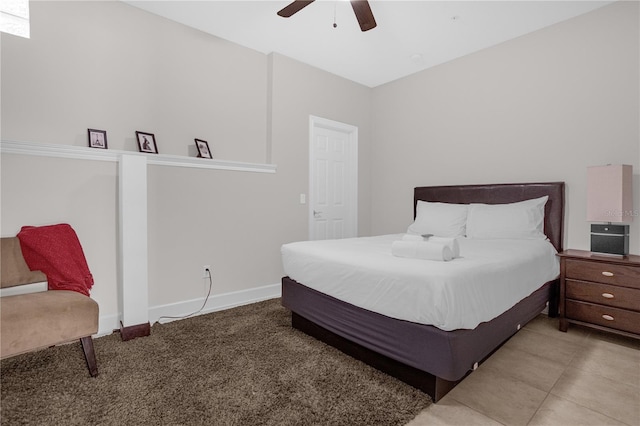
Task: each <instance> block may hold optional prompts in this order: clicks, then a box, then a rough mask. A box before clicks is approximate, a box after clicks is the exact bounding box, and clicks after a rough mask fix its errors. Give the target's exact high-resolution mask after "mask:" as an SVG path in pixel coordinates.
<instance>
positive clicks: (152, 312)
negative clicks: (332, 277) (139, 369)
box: [94, 283, 282, 337]
mask: <svg viewBox="0 0 640 426" xmlns="http://www.w3.org/2000/svg"><path fill="white" fill-rule="evenodd" d="M281 295H282V287H281V284H280V283H277V284H270V285H266V286H262V287H255V288H250V289H246V290H239V291H233V292H230V293H224V294H215V295H212V296H209V300H207V303H206V304H205V303H204V301H205V298H204V297H202V298H198V299H192V300H185V301H182V302H177V303H171V304H167V305H159V306H152V307H150V308H149V323H150V324H154V323H156V322H160V323H165V322H170V321H175V320H177V319H180V318H170V317H184V316H185V315H189V314H192V313H194V312H196V311H198V310H199V309H200V308H202V310H201V311H199V312H197V313H196V314H195V315H202V314H208V313H211V312H216V311H222V310H225V309H231V308H235V307H236V306H242V305H248V304H250V303H255V302H260V301H263V300H268V299H275V298H277V297H280V296H281ZM203 305H204V307H203ZM119 329H120V319H119V316H118V315H101V316H100V323H99V329H98V333H97V334H96V335H95V336H94V337H100V336H105V335H107V334H111V333H113V332H114V330H119Z"/></svg>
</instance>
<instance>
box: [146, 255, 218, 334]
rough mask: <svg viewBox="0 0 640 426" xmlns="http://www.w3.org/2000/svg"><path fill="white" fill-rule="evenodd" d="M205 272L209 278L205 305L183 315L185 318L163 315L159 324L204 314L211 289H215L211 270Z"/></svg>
mask: <svg viewBox="0 0 640 426" xmlns="http://www.w3.org/2000/svg"><path fill="white" fill-rule="evenodd" d="M205 272H206V273H207V275H208V276H209V291H207V297H205V298H204V303H203V304H202V306H201V307H200V309H198V310H197V311H195V312H191V313H190V314H188V315H183V316H178V317H172V316H167V315H163V316H161V317H159V318H158V321H157V322H160V320H161V319H163V318H166V319H185V318H189V317H192V316H194V315H195V314H199V313H200V312H202V310H203V309H204V307H205V306H207V301H208V300H209V296H210V295H211V288H212V287H213V279H212V278H211V271H210V270H209V268H207V269H205Z"/></svg>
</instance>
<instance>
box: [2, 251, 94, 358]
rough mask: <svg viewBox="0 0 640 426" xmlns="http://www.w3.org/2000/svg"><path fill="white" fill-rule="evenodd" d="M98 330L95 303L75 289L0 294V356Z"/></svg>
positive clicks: (68, 339) (41, 346)
mask: <svg viewBox="0 0 640 426" xmlns="http://www.w3.org/2000/svg"><path fill="white" fill-rule="evenodd" d="M3 257H4V253H3ZM97 332H98V304H97V303H96V302H95V301H94V300H93V299H91V298H90V297H87V296H85V295H83V294H80V293H78V292H75V291H68V290H51V291H43V292H38V293H29V294H20V295H17V296H5V297H0V336H2V345H0V358H5V357H9V356H13V355H18V354H21V353H23V352H28V351H31V350H34V349H40V348H46V347H49V346H52V345H57V344H60V343H65V342H68V341H71V340H75V339H79V338H81V337H86V336H91V335H92V334H95V333H97Z"/></svg>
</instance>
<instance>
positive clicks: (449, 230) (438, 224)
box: [407, 201, 468, 238]
mask: <svg viewBox="0 0 640 426" xmlns="http://www.w3.org/2000/svg"><path fill="white" fill-rule="evenodd" d="M467 210H468V205H467V204H450V203H432V202H428V201H418V205H417V208H416V220H415V221H414V222H413V224H411V225H410V226H409V229H407V233H408V234H417V235H423V234H432V235H435V236H438V237H452V238H455V237H459V236H463V235H464V232H465V224H466V223H467Z"/></svg>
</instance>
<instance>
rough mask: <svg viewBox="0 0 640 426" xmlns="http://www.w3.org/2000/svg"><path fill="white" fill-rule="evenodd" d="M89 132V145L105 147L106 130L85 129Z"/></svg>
mask: <svg viewBox="0 0 640 426" xmlns="http://www.w3.org/2000/svg"><path fill="white" fill-rule="evenodd" d="M87 133H88V134H89V147H90V148H101V149H107V131H106V130H96V129H87Z"/></svg>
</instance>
